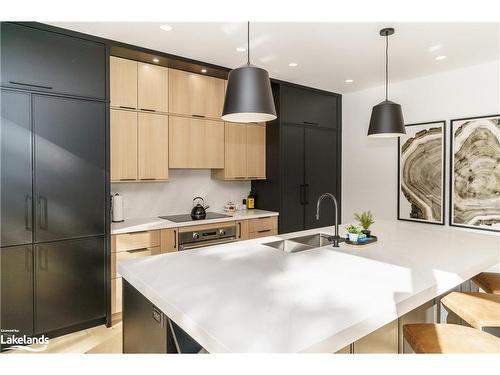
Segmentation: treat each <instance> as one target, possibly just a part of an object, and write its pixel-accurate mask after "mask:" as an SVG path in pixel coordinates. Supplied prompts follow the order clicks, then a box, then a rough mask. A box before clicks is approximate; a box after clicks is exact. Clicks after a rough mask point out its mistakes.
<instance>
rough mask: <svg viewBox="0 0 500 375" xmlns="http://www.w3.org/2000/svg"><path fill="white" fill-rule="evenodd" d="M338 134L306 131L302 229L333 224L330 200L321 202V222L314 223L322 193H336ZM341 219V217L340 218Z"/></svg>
mask: <svg viewBox="0 0 500 375" xmlns="http://www.w3.org/2000/svg"><path fill="white" fill-rule="evenodd" d="M337 154H338V153H337V132H336V131H334V130H329V129H321V128H312V127H308V128H306V129H305V185H306V201H307V202H308V204H306V205H305V228H304V229H312V228H319V227H325V226H329V225H333V224H334V223H335V220H334V218H335V209H334V207H335V206H334V204H333V202H332V200H331V199H325V200H323V202H322V203H321V209H320V219H319V220H316V217H315V216H316V203H317V201H318V198H319V196H320V195H321V194H323V193H332V194H333V195H334V196H335V197H336V198H337V201H338V204H339V209H340V197H339V196H338V194H337ZM339 219H340V218H339Z"/></svg>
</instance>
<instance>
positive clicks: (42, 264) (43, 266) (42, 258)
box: [37, 246, 49, 271]
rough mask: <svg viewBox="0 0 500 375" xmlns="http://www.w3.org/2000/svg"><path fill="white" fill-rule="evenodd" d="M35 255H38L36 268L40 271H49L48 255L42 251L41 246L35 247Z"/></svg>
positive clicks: (44, 250) (45, 251)
mask: <svg viewBox="0 0 500 375" xmlns="http://www.w3.org/2000/svg"><path fill="white" fill-rule="evenodd" d="M37 253H38V255H39V257H38V258H39V259H38V267H39V268H40V270H42V271H48V270H49V253H48V252H47V249H44V248H43V247H41V246H37Z"/></svg>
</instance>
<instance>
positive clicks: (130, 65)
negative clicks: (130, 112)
mask: <svg viewBox="0 0 500 375" xmlns="http://www.w3.org/2000/svg"><path fill="white" fill-rule="evenodd" d="M109 69H110V90H111V107H115V108H127V109H136V108H137V61H133V60H127V59H122V58H119V57H114V56H111V57H110V68H109Z"/></svg>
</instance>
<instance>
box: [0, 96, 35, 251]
mask: <svg viewBox="0 0 500 375" xmlns="http://www.w3.org/2000/svg"><path fill="white" fill-rule="evenodd" d="M1 113H2V115H1V120H0V121H1V124H0V125H1V134H0V136H1V149H0V153H1V154H0V157H1V182H0V184H1V186H0V189H1V211H2V213H1V225H0V227H1V233H2V239H1V243H0V245H1V246H2V247H3V246H12V245H21V244H28V243H31V241H32V227H33V224H32V183H31V181H32V173H31V172H32V168H31V166H32V162H31V158H32V154H31V121H30V96H29V94H24V93H18V92H14V91H7V90H2V93H1Z"/></svg>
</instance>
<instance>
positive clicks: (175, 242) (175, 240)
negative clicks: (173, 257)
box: [174, 229, 177, 249]
mask: <svg viewBox="0 0 500 375" xmlns="http://www.w3.org/2000/svg"><path fill="white" fill-rule="evenodd" d="M174 249H177V230H176V229H174Z"/></svg>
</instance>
